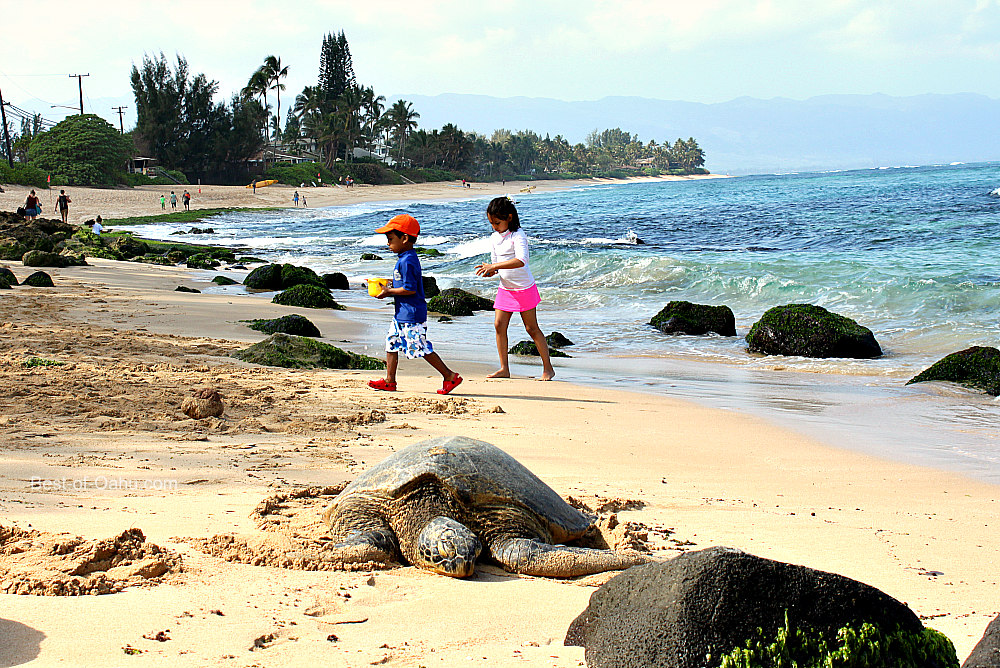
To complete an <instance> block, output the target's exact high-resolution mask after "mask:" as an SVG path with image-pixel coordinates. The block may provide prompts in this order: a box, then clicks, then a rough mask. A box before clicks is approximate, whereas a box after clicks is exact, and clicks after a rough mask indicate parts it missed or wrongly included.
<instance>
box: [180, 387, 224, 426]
mask: <svg viewBox="0 0 1000 668" xmlns="http://www.w3.org/2000/svg"><path fill="white" fill-rule="evenodd" d="M225 411H226V405H225V404H224V403H223V401H222V395H221V394H219V391H218V390H216V389H213V388H211V387H203V388H201V389H199V390H195V391H194V392H193V393H192V395H191V396H190V397H185V398H184V401H182V402H181V412H182V413H184V414H185V415H187V416H188V417H189V418H191V419H193V420H203V419H205V418H209V417H222V414H223V413H225Z"/></svg>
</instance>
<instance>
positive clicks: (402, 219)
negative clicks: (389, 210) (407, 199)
mask: <svg viewBox="0 0 1000 668" xmlns="http://www.w3.org/2000/svg"><path fill="white" fill-rule="evenodd" d="M389 230H396V231H397V232H402V233H403V234H408V235H410V236H411V237H416V236H419V235H420V223H418V222H417V219H416V218H414V217H413V216H411V215H410V214H408V213H401V214H399V215H398V216H393V217H392V218H390V219H389V222H388V223H386V224H385V225H384V226H383V227H380V228H378V229H377V230H375V233H376V234H385V233H386V232H388V231H389Z"/></svg>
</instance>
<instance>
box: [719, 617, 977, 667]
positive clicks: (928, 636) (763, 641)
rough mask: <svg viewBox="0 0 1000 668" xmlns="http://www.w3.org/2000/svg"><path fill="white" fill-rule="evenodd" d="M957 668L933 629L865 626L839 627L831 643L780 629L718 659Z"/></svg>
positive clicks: (753, 663)
mask: <svg viewBox="0 0 1000 668" xmlns="http://www.w3.org/2000/svg"><path fill="white" fill-rule="evenodd" d="M786 666H788V667H792V666H795V667H797V668H882V667H883V666H894V667H895V668H927V667H929V666H935V667H940V668H958V666H959V663H958V656H957V655H956V653H955V646H954V645H953V644H952V642H951V640H949V639H948V638H947V636H945V635H944V634H942V633H940V632H938V631H935V630H934V629H929V628H924V629H921V630H920V631H917V632H914V631H908V630H897V631H891V632H890V631H886V630H884V629H882V628H880V627H879V626H876V625H874V624H871V623H869V622H865V623H863V624H861V625H859V626H845V627H843V628H841V629H840V630H839V631H838V632H837V634H836V637H835V638H834V639H828V638H826V637H825V636H824V635H822V634H820V633H818V632H815V631H812V630H809V629H799V628H793V627H792V626H791V624H790V623H789V621H788V615H787V613H786V614H785V624H784V626H783V627H781V628H779V629H778V631H777V633H776V634H775V635H774V637H773V638H768V637H765V636H764V632H763V630H762V629H758V637H756V638H752V639H750V640H748V641H747V643H746V644H745V645H744V646H743V647H738V648H736V649H734V650H732V651H731V652H729V653H728V654H726V655H725V656H723V657H722V660H721V663H720V664H719V667H720V668H783V667H786Z"/></svg>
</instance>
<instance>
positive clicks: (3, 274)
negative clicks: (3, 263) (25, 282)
mask: <svg viewBox="0 0 1000 668" xmlns="http://www.w3.org/2000/svg"><path fill="white" fill-rule="evenodd" d="M0 281H4V282H5V283H7V285H17V276H15V275H14V272H12V271H11V270H10V267H0Z"/></svg>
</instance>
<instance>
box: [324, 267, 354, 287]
mask: <svg viewBox="0 0 1000 668" xmlns="http://www.w3.org/2000/svg"><path fill="white" fill-rule="evenodd" d="M323 284H324V285H325V286H326V288H327V290H350V289H351V284H350V282H349V281H348V280H347V276H346V275H345V274H342V273H340V272H339V271H335V272H333V273H332V274H323Z"/></svg>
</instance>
